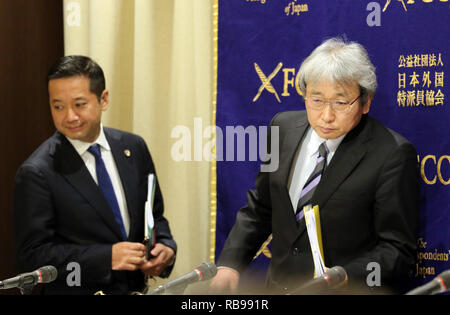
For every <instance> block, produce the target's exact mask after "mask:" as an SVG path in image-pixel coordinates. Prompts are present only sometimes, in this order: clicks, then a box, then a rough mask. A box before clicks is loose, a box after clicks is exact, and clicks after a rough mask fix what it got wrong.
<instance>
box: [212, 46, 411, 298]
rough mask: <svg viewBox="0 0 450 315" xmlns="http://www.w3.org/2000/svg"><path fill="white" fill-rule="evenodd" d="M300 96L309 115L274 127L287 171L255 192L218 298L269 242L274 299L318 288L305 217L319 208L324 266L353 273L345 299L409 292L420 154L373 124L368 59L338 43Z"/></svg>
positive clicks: (319, 54) (315, 61)
mask: <svg viewBox="0 0 450 315" xmlns="http://www.w3.org/2000/svg"><path fill="white" fill-rule="evenodd" d="M299 88H300V90H301V91H302V94H303V95H304V101H305V107H306V111H292V112H283V113H279V114H277V115H276V116H275V117H274V118H273V120H272V122H271V126H278V127H279V135H280V136H279V148H280V152H279V159H280V166H279V168H278V169H277V170H276V171H274V172H270V173H269V172H260V173H259V174H258V176H257V178H256V182H255V189H254V190H250V191H249V192H248V195H247V200H248V202H247V205H246V206H244V207H243V208H242V209H240V211H239V212H238V214H237V218H236V223H235V225H234V227H233V229H232V230H231V232H230V234H229V236H228V239H227V241H226V243H225V246H224V248H223V250H222V253H221V255H220V257H219V260H218V263H217V264H218V266H219V268H220V269H219V271H218V274H217V276H216V277H215V278H214V279H213V281H212V283H211V289H212V291H213V292H224V290H231V291H234V292H236V291H237V290H238V284H239V279H240V274H241V273H242V272H243V271H244V270H245V268H246V267H247V266H248V264H249V263H250V262H251V260H252V259H253V257H254V255H255V253H256V252H257V250H258V249H259V247H260V246H261V244H262V243H263V242H264V241H265V240H266V239H267V238H268V237H269V235H271V234H272V244H271V253H272V259H271V263H270V266H269V271H268V274H267V286H268V288H269V289H270V290H272V291H269V292H273V293H287V292H292V291H295V288H297V287H299V286H301V285H302V284H303V283H304V282H305V281H309V280H310V279H312V278H313V275H314V263H313V258H312V253H311V248H310V242H309V238H308V233H306V227H305V218H304V213H303V207H304V206H305V205H313V206H314V205H318V206H319V213H320V222H321V231H322V243H323V254H324V262H325V265H326V266H327V267H333V266H342V267H343V268H344V269H345V270H346V273H347V279H346V283H347V286H346V288H347V289H348V290H351V291H346V292H364V293H366V292H373V291H375V292H383V293H398V292H401V290H402V288H403V287H404V285H405V283H406V281H407V278H408V276H409V275H410V274H411V272H412V270H413V268H414V263H415V257H416V237H417V229H418V208H419V174H418V167H417V153H416V151H415V149H414V147H413V145H412V144H411V143H410V142H408V141H407V140H406V139H405V138H403V137H402V136H401V135H399V134H398V133H396V132H395V131H393V130H390V129H389V128H387V127H385V126H383V125H382V124H381V123H379V122H378V121H376V120H375V119H374V118H372V117H370V116H368V115H367V114H368V112H369V110H370V105H371V103H372V99H373V96H374V94H375V90H376V88H377V79H376V74H375V67H374V66H373V64H372V63H371V61H370V59H369V57H368V54H367V51H366V50H365V48H364V47H363V46H361V45H360V44H358V43H355V42H347V41H345V40H342V39H340V38H332V39H329V40H327V41H325V42H324V43H322V44H321V45H320V46H319V47H317V48H316V49H315V50H314V51H313V52H312V53H311V55H310V56H308V57H307V58H306V59H305V60H304V62H303V63H302V65H301V67H300V70H299ZM370 266H379V272H380V275H379V276H380V277H379V279H380V281H379V282H378V283H377V285H376V286H375V289H378V290H374V287H373V286H369V285H368V284H370V285H371V284H372V282H368V281H367V279H368V277H369V273H370V272H371V271H372V269H370V268H369V267H370ZM379 286H380V287H379ZM341 288H342V286H341ZM367 289H369V290H368V291H367Z"/></svg>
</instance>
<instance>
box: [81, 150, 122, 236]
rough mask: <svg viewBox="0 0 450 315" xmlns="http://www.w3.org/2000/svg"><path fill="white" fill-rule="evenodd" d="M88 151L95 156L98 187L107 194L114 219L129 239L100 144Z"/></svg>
mask: <svg viewBox="0 0 450 315" xmlns="http://www.w3.org/2000/svg"><path fill="white" fill-rule="evenodd" d="M88 152H89V153H91V154H92V155H93V156H94V157H95V171H96V173H97V182H98V187H99V188H100V190H101V191H102V193H103V195H104V196H105V199H106V201H107V202H108V204H109V207H110V208H111V210H112V212H113V215H114V219H115V220H116V222H117V224H118V226H119V228H120V231H121V232H122V235H123V237H124V239H127V232H126V231H125V226H124V225H123V220H122V214H121V213H120V208H119V203H118V202H117V198H116V193H115V192H114V188H113V185H112V182H111V178H110V177H109V174H108V171H107V170H106V166H105V163H104V162H103V159H102V154H101V152H100V146H99V145H98V144H94V145H92V146H90V147H89V149H88Z"/></svg>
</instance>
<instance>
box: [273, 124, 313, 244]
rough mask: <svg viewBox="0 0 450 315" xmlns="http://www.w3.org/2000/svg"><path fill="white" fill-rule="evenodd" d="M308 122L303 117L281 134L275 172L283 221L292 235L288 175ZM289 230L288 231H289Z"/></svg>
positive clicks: (294, 232) (293, 223) (294, 231)
mask: <svg viewBox="0 0 450 315" xmlns="http://www.w3.org/2000/svg"><path fill="white" fill-rule="evenodd" d="M308 127H309V124H308V122H307V119H306V116H305V119H302V120H299V121H297V122H296V124H295V126H294V127H292V128H289V129H287V130H286V131H285V134H284V135H281V138H282V141H283V142H282V145H281V147H280V167H279V171H278V172H277V178H278V179H277V182H278V183H280V184H281V186H282V188H281V194H282V196H281V197H282V198H280V201H282V200H284V201H285V202H283V203H282V204H281V208H282V209H285V210H283V213H284V215H285V216H286V219H285V222H289V229H288V230H286V232H288V233H290V234H291V235H293V236H294V237H295V236H296V235H297V220H296V219H295V213H294V208H293V207H292V202H291V197H290V195H289V177H290V174H291V171H292V168H293V167H294V166H295V165H294V164H293V163H294V157H295V155H296V154H295V153H296V152H297V149H298V147H299V146H300V144H301V142H302V139H303V138H304V136H305V134H306V130H307V129H308ZM289 231H290V232H289Z"/></svg>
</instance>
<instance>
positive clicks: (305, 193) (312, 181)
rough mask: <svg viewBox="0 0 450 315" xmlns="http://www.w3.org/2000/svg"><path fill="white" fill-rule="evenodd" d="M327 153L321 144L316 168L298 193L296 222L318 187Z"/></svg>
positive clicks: (302, 214)
mask: <svg viewBox="0 0 450 315" xmlns="http://www.w3.org/2000/svg"><path fill="white" fill-rule="evenodd" d="M328 152H329V150H328V148H327V145H326V143H325V142H322V144H321V145H320V146H319V156H318V157H317V161H316V167H315V168H314V170H313V171H312V173H311V175H310V176H309V178H308V180H307V181H306V183H305V185H304V186H303V189H302V191H301V193H300V199H299V200H298V204H297V211H296V212H295V217H296V219H297V221H300V220H301V219H302V218H303V216H304V213H303V207H304V206H306V205H308V204H309V203H311V199H312V196H313V195H314V191H315V190H316V188H317V185H319V182H320V179H321V178H322V174H323V171H324V170H325V166H326V165H327V155H328Z"/></svg>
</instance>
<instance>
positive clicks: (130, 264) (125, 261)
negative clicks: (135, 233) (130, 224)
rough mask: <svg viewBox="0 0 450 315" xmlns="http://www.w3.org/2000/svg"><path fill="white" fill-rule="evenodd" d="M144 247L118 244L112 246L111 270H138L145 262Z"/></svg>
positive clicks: (123, 243) (134, 244)
mask: <svg viewBox="0 0 450 315" xmlns="http://www.w3.org/2000/svg"><path fill="white" fill-rule="evenodd" d="M145 249H146V248H145V245H143V244H141V243H131V242H120V243H116V244H114V245H113V246H112V269H113V270H130V271H134V270H138V269H139V267H140V266H141V265H142V264H143V263H144V262H145Z"/></svg>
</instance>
